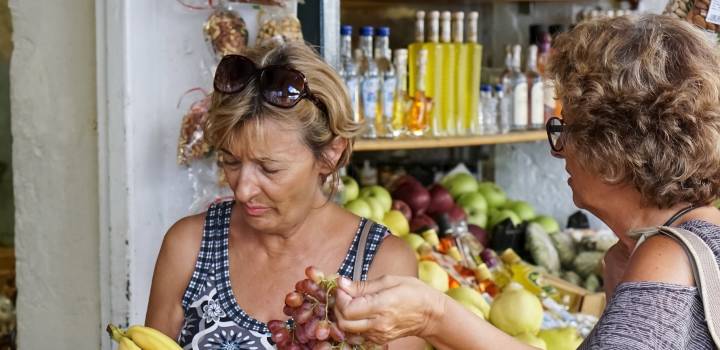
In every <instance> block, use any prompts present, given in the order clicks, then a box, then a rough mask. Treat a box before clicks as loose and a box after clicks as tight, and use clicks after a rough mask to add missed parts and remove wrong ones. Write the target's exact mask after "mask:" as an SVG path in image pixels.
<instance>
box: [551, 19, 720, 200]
mask: <svg viewBox="0 0 720 350" xmlns="http://www.w3.org/2000/svg"><path fill="white" fill-rule="evenodd" d="M553 48H554V53H553V55H552V56H551V60H550V69H549V72H550V78H552V79H554V80H555V85H556V88H557V93H558V96H559V98H561V100H562V102H563V115H564V118H565V120H566V121H567V125H566V133H567V136H566V137H567V145H569V146H571V147H572V148H573V150H574V152H573V154H575V155H576V157H577V159H578V160H579V162H580V164H581V165H582V166H583V167H584V168H585V169H588V170H592V171H595V172H596V173H598V174H600V176H601V178H602V179H603V180H604V181H606V182H608V183H629V184H632V185H633V186H634V187H635V188H636V189H637V190H638V191H639V192H640V193H641V195H642V197H643V199H644V201H645V202H646V203H647V204H650V205H655V206H657V207H660V208H668V207H672V206H674V205H676V204H679V203H685V202H689V203H692V204H698V205H704V204H708V203H710V202H711V201H712V200H713V199H714V198H717V197H718V194H719V193H720V57H719V55H718V51H717V48H716V46H715V44H714V43H711V42H710V41H709V40H708V39H707V38H706V37H705V36H704V34H703V33H702V32H701V31H700V30H698V29H697V28H695V27H693V26H692V25H691V24H689V23H687V22H684V21H681V20H678V19H673V18H670V17H666V16H660V15H642V16H632V17H619V18H612V19H598V20H592V21H588V22H585V23H581V24H579V25H578V26H577V27H575V28H574V29H573V30H571V31H570V32H568V33H565V34H562V35H560V36H558V38H557V39H556V40H555V42H554V44H553Z"/></svg>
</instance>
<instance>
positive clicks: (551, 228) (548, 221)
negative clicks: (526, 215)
mask: <svg viewBox="0 0 720 350" xmlns="http://www.w3.org/2000/svg"><path fill="white" fill-rule="evenodd" d="M531 221H532V222H536V223H538V224H540V226H542V228H543V229H545V232H547V233H555V232H560V224H558V222H557V220H555V218H553V217H552V216H548V215H538V216H536V217H535V218H534V219H532V220H531Z"/></svg>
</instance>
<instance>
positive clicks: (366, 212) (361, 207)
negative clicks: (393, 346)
mask: <svg viewBox="0 0 720 350" xmlns="http://www.w3.org/2000/svg"><path fill="white" fill-rule="evenodd" d="M345 209H347V210H348V211H350V212H351V213H353V214H355V215H357V216H360V217H364V218H369V217H372V215H373V210H372V207H370V204H368V202H366V201H365V200H363V199H360V198H358V199H353V200H351V201H350V202H348V203H347V204H345Z"/></svg>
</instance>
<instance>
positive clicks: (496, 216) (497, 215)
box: [488, 209, 522, 229]
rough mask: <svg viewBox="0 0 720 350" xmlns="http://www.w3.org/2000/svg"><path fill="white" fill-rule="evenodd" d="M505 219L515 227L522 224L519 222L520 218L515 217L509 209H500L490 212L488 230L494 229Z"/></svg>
mask: <svg viewBox="0 0 720 350" xmlns="http://www.w3.org/2000/svg"><path fill="white" fill-rule="evenodd" d="M505 219H510V220H512V222H513V224H515V225H518V224H520V223H521V222H522V220H520V217H519V216H517V214H515V212H514V211H512V210H510V209H502V210H498V211H492V212H491V214H490V218H489V219H488V221H489V222H488V228H489V229H492V228H493V227H495V225H497V224H499V223H501V222H503V221H505Z"/></svg>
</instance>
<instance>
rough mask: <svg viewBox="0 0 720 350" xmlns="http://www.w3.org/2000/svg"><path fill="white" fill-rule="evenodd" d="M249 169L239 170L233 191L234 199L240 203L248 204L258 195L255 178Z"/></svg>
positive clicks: (258, 189) (258, 190)
mask: <svg viewBox="0 0 720 350" xmlns="http://www.w3.org/2000/svg"><path fill="white" fill-rule="evenodd" d="M249 168H251V167H243V169H242V170H240V176H239V177H238V179H237V184H236V185H235V188H234V189H233V190H234V193H235V199H236V200H237V201H238V202H241V203H247V202H249V201H250V200H251V199H253V198H255V196H257V195H258V194H259V193H260V186H259V185H258V181H257V176H256V175H255V174H254V171H253V170H252V169H249Z"/></svg>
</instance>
